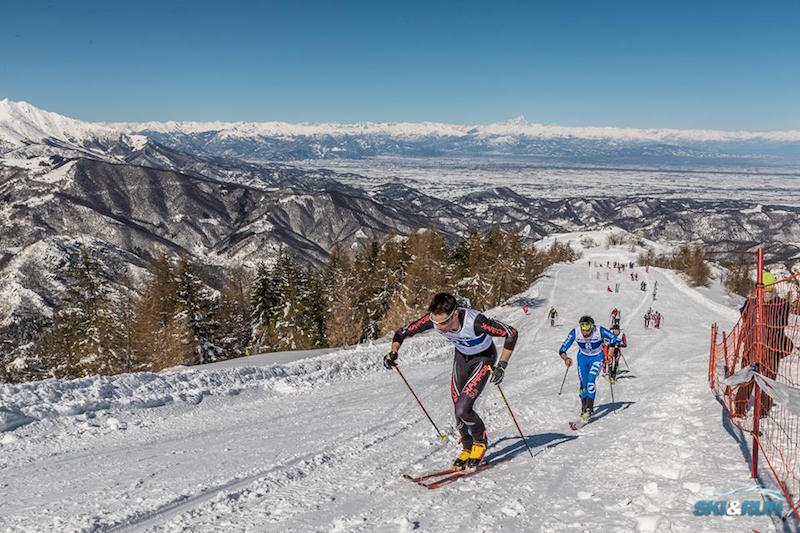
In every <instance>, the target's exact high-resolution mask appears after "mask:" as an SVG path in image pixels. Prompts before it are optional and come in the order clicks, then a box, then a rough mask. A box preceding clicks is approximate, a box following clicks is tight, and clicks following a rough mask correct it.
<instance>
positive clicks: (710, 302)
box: [0, 236, 796, 532]
mask: <svg viewBox="0 0 800 533" xmlns="http://www.w3.org/2000/svg"><path fill="white" fill-rule="evenodd" d="M600 239H601V237H599V236H598V240H600ZM619 259H631V260H632V259H633V254H632V253H631V252H629V251H627V250H626V249H624V248H617V249H615V248H612V249H610V250H607V249H604V248H602V247H597V248H591V249H588V250H585V255H584V257H583V258H582V259H581V260H580V261H578V262H576V263H574V264H563V265H556V266H554V267H552V268H551V269H550V270H549V271H548V273H547V275H546V276H545V277H543V278H542V279H541V280H540V281H539V282H537V283H536V284H535V285H534V286H533V287H531V289H530V290H529V291H527V292H526V293H524V294H522V295H520V296H519V297H518V298H514V299H512V301H510V302H509V303H508V304H507V305H505V306H502V307H499V308H496V309H492V310H490V311H489V312H487V314H489V315H490V316H493V317H495V318H498V319H501V320H505V321H507V322H508V323H510V324H512V325H514V326H515V327H516V328H518V329H519V331H520V340H519V342H518V344H517V348H516V350H515V353H514V356H513V358H512V360H511V363H510V365H509V367H508V372H507V376H506V380H505V381H504V383H503V387H504V390H505V392H506V395H507V396H508V399H509V401H510V402H511V405H512V406H513V408H514V409H515V412H516V415H517V418H518V420H519V423H520V425H521V426H522V428H523V430H524V431H525V433H526V435H527V441H528V443H529V444H530V446H531V447H532V448H533V453H534V457H533V458H531V457H530V456H529V455H528V454H527V452H526V451H525V448H524V446H523V443H522V442H521V440H520V439H519V438H518V437H517V435H516V430H515V429H514V426H513V424H512V422H511V420H510V418H509V416H508V413H507V411H506V410H505V408H504V406H503V404H502V403H501V401H500V396H499V394H498V392H497V391H496V390H495V387H494V386H493V385H489V386H488V387H487V389H486V390H485V391H484V393H483V395H482V396H481V400H480V401H479V404H478V406H477V410H478V412H479V413H480V414H481V415H482V416H483V417H484V420H486V422H487V425H488V431H489V440H490V447H489V450H488V452H487V456H488V457H489V458H499V457H506V458H509V460H508V461H506V462H504V463H502V464H500V465H498V466H496V467H494V468H492V469H490V470H488V471H485V472H481V473H478V474H475V475H474V476H472V477H470V478H466V479H462V480H458V481H456V482H454V483H452V484H450V485H448V486H446V487H443V488H440V489H437V490H427V489H424V488H422V487H420V486H418V485H416V484H414V483H412V482H410V481H408V480H405V479H403V477H402V474H404V473H415V472H422V471H425V470H431V469H436V468H438V467H444V466H447V465H449V463H450V462H452V460H453V459H454V457H455V456H456V454H457V452H458V449H459V448H458V445H457V443H456V441H455V439H454V438H453V435H455V432H454V429H453V421H452V412H451V411H452V403H451V400H450V397H449V387H448V383H449V377H450V371H451V367H452V348H451V347H449V346H447V345H446V344H445V343H444V342H443V341H442V340H441V339H440V338H439V337H438V336H437V335H435V334H432V333H431V334H428V335H425V336H422V337H415V338H413V339H410V340H409V341H407V342H406V344H404V346H403V348H402V349H401V354H400V365H401V368H402V370H403V371H404V372H405V374H406V377H407V378H408V380H409V381H410V382H411V383H412V385H413V386H414V387H415V388H416V390H417V393H418V394H419V396H420V398H421V400H422V401H423V402H424V404H425V405H426V406H427V407H428V409H429V410H430V412H431V415H432V416H433V418H434V420H435V421H436V422H437V424H438V425H439V426H440V427H441V428H443V429H444V428H448V429H447V430H446V431H447V433H449V434H450V435H451V438H450V439H449V440H448V441H447V442H445V443H442V442H440V441H439V440H438V439H437V437H436V435H435V434H434V431H433V429H432V428H431V426H430V424H429V423H428V422H427V421H426V420H425V418H424V417H423V415H422V414H421V412H420V411H419V409H418V408H417V406H416V404H415V402H414V400H413V398H412V397H411V396H410V395H409V393H408V391H407V390H406V388H405V386H404V385H403V383H402V382H401V381H400V380H399V378H398V376H397V375H396V374H395V373H394V372H390V371H386V370H384V369H383V367H382V366H381V365H380V358H381V356H382V355H383V354H384V353H385V352H386V351H387V350H388V343H375V344H374V345H362V346H357V347H355V348H352V349H346V350H340V351H333V352H329V353H323V354H318V353H301V354H297V358H296V359H297V360H294V361H292V360H287V356H286V355H285V354H284V355H282V356H279V357H274V356H270V355H261V356H255V357H251V358H247V359H244V360H237V361H233V362H226V363H224V364H219V365H209V366H206V367H203V368H201V369H198V368H185V369H182V368H176V369H173V370H169V371H165V372H162V373H160V374H134V375H122V376H115V377H105V378H90V379H84V380H77V381H72V382H59V381H53V380H51V381H46V382H42V383H31V384H25V385H18V386H11V385H0V530H5V529H6V528H9V529H10V530H11V531H31V530H57V531H92V530H107V528H110V529H108V530H113V531H189V530H191V531H282V532H283V531H296V532H306V531H363V532H372V531H410V530H414V529H418V530H421V531H466V530H471V531H498V530H501V529H502V530H507V531H603V532H606V531H687V532H688V531H693V532H694V531H708V532H726V531H744V530H751V529H752V528H757V529H758V530H759V531H772V530H775V528H774V526H773V525H772V522H771V521H770V519H768V518H766V517H760V518H751V517H716V516H711V517H696V516H694V515H693V514H692V511H693V509H694V503H695V502H696V501H697V500H700V499H715V498H716V497H718V496H720V495H721V494H723V493H726V492H728V491H731V490H733V489H736V488H739V487H743V486H750V485H752V483H751V480H750V479H749V476H748V467H747V464H746V462H745V459H744V456H745V455H746V454H747V450H746V449H745V448H743V447H742V446H740V444H739V443H737V441H736V440H735V438H734V436H733V435H732V430H731V429H730V425H729V424H726V421H725V419H724V418H723V417H721V408H720V406H719V405H718V404H717V403H716V402H715V401H714V400H713V398H712V396H711V394H710V392H709V390H708V386H707V383H706V375H707V365H708V361H707V357H708V355H707V354H708V336H709V326H710V324H711V323H712V322H715V321H716V322H719V323H720V324H731V323H733V322H734V321H735V320H736V318H737V312H736V310H735V307H734V306H732V305H730V304H731V302H726V301H724V300H723V299H722V298H721V297H719V296H715V295H716V294H718V293H717V292H715V291H713V290H712V291H708V290H704V291H696V290H694V289H691V288H689V287H688V286H687V285H686V284H685V283H684V282H683V281H682V280H681V279H680V278H679V277H678V276H677V275H676V274H674V273H671V272H667V271H662V270H659V269H651V270H650V273H649V274H646V273H645V272H644V270H643V269H636V271H637V272H638V273H639V276H640V280H642V279H644V280H646V281H648V283H649V284H652V283H654V282H655V281H658V285H659V291H658V299H657V300H656V301H655V302H653V300H652V297H651V293H650V291H648V292H642V291H640V290H639V289H638V283H634V282H631V281H630V278H629V275H628V273H627V272H626V273H623V274H618V273H617V272H616V270H610V269H606V268H590V267H589V266H588V261H589V260H591V261H592V262H593V263H594V262H597V261H602V262H603V263H604V262H605V261H606V260H609V261H614V260H619ZM598 273H599V276H598ZM606 273H608V275H609V280H606ZM598 277H599V278H600V279H599V280H598V279H597V278H598ZM616 283H620V287H621V290H620V292H619V293H613V292H612V293H608V292H607V286H608V285H609V284H611V285H612V287H613V285H615V284H616ZM709 297H711V298H713V299H709ZM525 303H528V304H529V305H530V306H531V308H530V311H529V314H528V315H525V314H524V313H523V311H522V306H523V304H525ZM551 305H553V306H555V307H556V308H557V310H558V313H559V317H560V320H562V321H564V324H562V325H560V326H558V327H555V328H551V327H550V326H549V324H547V320H546V314H547V311H548V309H549V308H550V306H551ZM651 305H653V307H654V309H657V310H659V311H661V313H663V315H664V316H665V320H664V327H663V329H660V330H653V329H649V330H645V329H643V327H642V321H641V316H642V314H643V313H644V312H645V311H646V310H647V309H648V307H649V306H651ZM615 306H616V307H618V308H620V309H621V310H622V318H623V321H622V324H623V331H625V332H626V333H627V338H628V344H629V347H628V348H627V349H626V350H625V351H624V354H625V358H626V360H627V362H628V363H629V364H630V369H629V370H630V372H628V373H626V374H623V375H622V376H621V378H620V380H619V381H618V384H617V385H616V386H615V389H614V393H615V398H616V404H612V403H611V399H610V395H609V384H608V382H607V381H606V380H598V390H599V392H598V400H597V402H596V404H597V406H598V408H597V411H598V415H599V418H598V419H597V420H596V421H595V422H593V423H592V424H590V425H588V426H586V427H585V428H582V429H581V430H579V431H578V432H573V431H572V430H570V429H569V428H568V426H567V421H568V420H574V419H575V418H576V416H577V414H578V411H579V401H578V397H577V376H576V374H575V370H574V368H573V369H571V370H570V371H569V374H568V376H567V382H566V386H565V392H564V394H562V395H561V396H559V395H557V392H558V387H559V385H560V382H561V378H562V376H563V374H564V366H563V364H562V363H561V361H560V359H559V358H558V356H557V354H556V351H557V349H558V346H559V345H560V343H561V341H562V340H563V338H564V336H566V334H567V332H568V329H569V327H571V326H572V325H573V324H574V322H575V321H576V320H577V319H578V317H579V316H580V315H582V314H585V313H589V314H591V315H593V316H594V317H595V319H596V320H597V321H598V322H602V323H605V322H606V321H607V320H608V315H609V312H610V310H611V309H612V308H613V307H615ZM570 355H572V356H574V349H573V353H571V354H570ZM289 358H291V356H289ZM622 368H624V366H623V367H622ZM726 427H727V428H728V429H726ZM795 525H796V524H795Z"/></svg>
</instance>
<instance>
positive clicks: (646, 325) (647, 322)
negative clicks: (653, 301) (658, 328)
mask: <svg viewBox="0 0 800 533" xmlns="http://www.w3.org/2000/svg"><path fill="white" fill-rule="evenodd" d="M652 317H653V313H652V312H651V311H647V312H646V313H645V314H644V328H645V329H647V328H649V327H650V319H651V318H652Z"/></svg>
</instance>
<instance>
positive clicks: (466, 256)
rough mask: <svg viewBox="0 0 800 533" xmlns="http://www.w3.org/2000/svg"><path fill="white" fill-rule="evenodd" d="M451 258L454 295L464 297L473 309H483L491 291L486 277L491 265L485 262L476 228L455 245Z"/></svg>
mask: <svg viewBox="0 0 800 533" xmlns="http://www.w3.org/2000/svg"><path fill="white" fill-rule="evenodd" d="M452 260H453V277H454V280H456V283H455V285H456V296H457V297H462V298H465V299H466V300H467V301H468V302H469V305H470V306H472V307H474V308H475V309H485V308H486V307H487V305H488V303H489V301H490V299H491V292H492V287H491V285H490V283H489V280H488V279H487V272H488V270H489V268H490V266H491V265H489V264H487V257H486V254H485V251H484V241H483V238H482V237H481V235H480V233H478V231H477V230H474V229H473V230H471V231H470V233H469V235H468V236H467V237H466V238H464V239H462V240H461V241H460V242H459V243H458V244H457V245H456V248H455V249H454V251H453V259H452ZM489 260H490V259H489Z"/></svg>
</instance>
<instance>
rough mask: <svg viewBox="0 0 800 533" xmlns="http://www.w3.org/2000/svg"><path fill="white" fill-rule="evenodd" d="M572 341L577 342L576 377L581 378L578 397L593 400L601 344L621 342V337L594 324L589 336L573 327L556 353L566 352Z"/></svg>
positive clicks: (600, 364) (600, 358) (599, 365)
mask: <svg viewBox="0 0 800 533" xmlns="http://www.w3.org/2000/svg"><path fill="white" fill-rule="evenodd" d="M573 342H577V343H578V377H579V378H580V380H581V389H580V397H581V398H591V399H592V400H594V394H595V386H594V381H595V380H596V379H597V375H598V374H599V373H600V369H601V368H602V367H603V344H605V343H606V342H607V343H608V344H617V343H621V342H622V339H621V338H619V337H617V336H616V335H614V334H613V333H611V332H610V331H609V330H607V329H606V328H604V327H603V326H599V327H598V326H595V327H594V329H593V330H592V333H591V334H590V335H589V336H586V337H584V335H583V333H582V332H581V330H580V328H579V327H578V328H573V329H572V330H571V331H570V332H569V335H567V338H566V339H565V340H564V343H563V344H562V345H561V348H559V349H558V353H561V352H566V351H567V350H569V347H570V346H572V343H573Z"/></svg>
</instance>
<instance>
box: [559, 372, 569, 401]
mask: <svg viewBox="0 0 800 533" xmlns="http://www.w3.org/2000/svg"><path fill="white" fill-rule="evenodd" d="M567 372H569V367H567V369H566V370H564V379H562V380H561V388H559V389H558V395H559V396H561V391H563V390H564V382H565V381H567Z"/></svg>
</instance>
